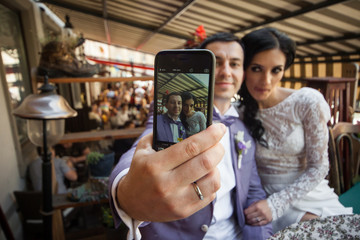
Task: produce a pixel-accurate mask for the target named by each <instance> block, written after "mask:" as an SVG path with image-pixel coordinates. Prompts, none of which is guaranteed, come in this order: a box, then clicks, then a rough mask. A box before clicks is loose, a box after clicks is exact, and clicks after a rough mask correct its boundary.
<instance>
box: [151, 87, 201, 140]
mask: <svg viewBox="0 0 360 240" xmlns="http://www.w3.org/2000/svg"><path fill="white" fill-rule="evenodd" d="M196 104H197V99H196V97H195V96H194V95H192V94H191V93H190V92H183V93H182V94H180V93H177V92H172V93H170V94H167V95H165V97H164V99H163V105H164V106H165V107H166V109H167V111H166V112H165V113H163V114H159V115H158V116H157V139H158V141H164V142H173V143H177V142H181V141H182V140H184V139H185V138H187V137H190V136H192V135H194V134H196V133H198V132H200V131H202V130H205V129H206V117H205V115H204V114H203V113H202V112H201V111H195V106H196Z"/></svg>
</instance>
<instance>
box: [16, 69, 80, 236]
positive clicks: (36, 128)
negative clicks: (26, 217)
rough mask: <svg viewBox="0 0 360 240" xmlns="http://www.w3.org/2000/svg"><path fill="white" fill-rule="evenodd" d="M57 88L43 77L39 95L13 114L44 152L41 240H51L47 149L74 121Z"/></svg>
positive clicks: (49, 155) (31, 95)
mask: <svg viewBox="0 0 360 240" xmlns="http://www.w3.org/2000/svg"><path fill="white" fill-rule="evenodd" d="M55 89H56V87H55V86H54V85H51V84H49V83H48V77H47V75H44V84H43V85H42V86H41V87H40V88H39V90H40V93H39V94H30V95H29V96H27V97H26V98H25V99H24V101H23V102H22V103H21V104H20V106H19V107H17V108H16V109H15V110H14V111H13V114H14V115H15V116H18V117H21V118H24V119H27V133H28V136H29V139H30V141H31V142H32V143H34V144H35V145H36V146H41V147H42V149H43V155H42V159H43V163H42V191H43V206H42V214H43V221H44V239H52V212H53V207H52V181H51V180H52V176H51V174H52V170H51V168H52V166H51V153H50V151H48V146H49V147H51V146H53V145H54V144H56V143H57V142H58V141H59V140H60V139H61V137H62V136H63V134H64V129H65V118H70V117H75V116H76V115H77V112H76V111H75V110H73V109H72V108H71V107H70V106H69V104H68V103H67V101H66V100H65V99H64V98H63V97H62V96H60V95H57V94H56V92H55Z"/></svg>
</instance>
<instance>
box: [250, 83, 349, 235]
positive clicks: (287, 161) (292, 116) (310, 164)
mask: <svg viewBox="0 0 360 240" xmlns="http://www.w3.org/2000/svg"><path fill="white" fill-rule="evenodd" d="M258 117H259V119H260V120H261V121H262V123H263V126H264V128H265V135H264V137H265V139H266V141H267V143H268V145H269V148H265V147H263V146H261V145H260V144H257V151H256V162H257V167H258V171H259V175H260V177H261V180H262V183H263V186H264V189H265V191H266V192H267V194H268V195H269V196H268V199H267V202H268V204H269V206H270V208H271V210H272V216H273V228H274V229H273V230H274V233H275V232H277V231H278V230H281V229H283V228H285V227H286V226H288V225H290V224H292V223H295V222H299V221H300V219H301V218H302V217H303V215H304V214H305V213H306V212H311V213H313V214H316V215H319V216H324V217H325V216H330V215H338V214H351V213H352V208H345V207H343V206H342V205H341V204H340V202H339V201H338V196H337V195H336V194H335V193H334V191H333V189H331V188H330V187H329V186H328V181H327V180H325V177H326V175H327V174H328V170H329V160H328V139H329V136H328V128H327V122H328V121H329V119H330V109H329V106H328V104H327V102H326V101H325V99H324V97H323V96H322V95H321V93H319V92H318V91H316V90H315V89H312V88H302V89H300V90H298V91H296V92H294V93H292V94H291V95H290V96H289V97H287V98H286V99H285V100H284V101H282V102H281V103H279V104H277V105H276V106H274V107H271V108H267V109H262V110H260V111H259V115H258Z"/></svg>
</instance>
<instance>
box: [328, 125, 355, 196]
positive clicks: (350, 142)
mask: <svg viewBox="0 0 360 240" xmlns="http://www.w3.org/2000/svg"><path fill="white" fill-rule="evenodd" d="M357 134H360V125H354V124H352V123H348V122H339V123H337V124H336V125H335V126H334V127H333V128H329V160H330V179H329V180H330V186H331V187H333V188H334V190H335V192H336V193H337V194H338V195H341V194H343V193H344V192H346V191H347V190H349V189H350V188H351V187H352V186H353V185H354V184H355V183H356V181H358V180H359V171H360V138H359V136H356V135H357Z"/></svg>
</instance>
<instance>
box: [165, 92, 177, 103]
mask: <svg viewBox="0 0 360 240" xmlns="http://www.w3.org/2000/svg"><path fill="white" fill-rule="evenodd" d="M171 96H180V97H181V94H180V93H179V92H171V93H169V94H166V95H165V96H164V98H163V104H167V103H168V101H169V98H170V97H171Z"/></svg>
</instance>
